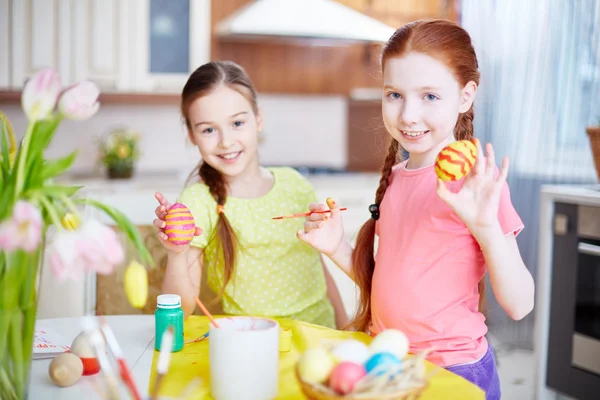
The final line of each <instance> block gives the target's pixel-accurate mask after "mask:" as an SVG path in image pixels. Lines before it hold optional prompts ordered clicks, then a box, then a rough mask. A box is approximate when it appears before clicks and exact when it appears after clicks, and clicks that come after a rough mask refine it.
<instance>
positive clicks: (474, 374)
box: [446, 347, 500, 400]
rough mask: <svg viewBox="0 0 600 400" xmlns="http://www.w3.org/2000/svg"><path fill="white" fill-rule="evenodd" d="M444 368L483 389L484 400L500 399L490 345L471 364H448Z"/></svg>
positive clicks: (497, 378)
mask: <svg viewBox="0 0 600 400" xmlns="http://www.w3.org/2000/svg"><path fill="white" fill-rule="evenodd" d="M446 369H447V370H448V371H450V372H452V373H454V374H456V375H460V376H462V377H463V378H465V379H466V380H468V381H469V382H471V383H474V384H475V385H477V386H479V387H480V388H481V389H483V391H484V392H485V398H486V400H500V378H499V377H498V370H497V369H496V358H495V357H494V352H493V351H492V348H491V347H488V350H487V352H486V353H485V355H484V356H483V357H482V358H481V360H479V361H477V362H475V363H473V364H461V365H450V366H448V367H446Z"/></svg>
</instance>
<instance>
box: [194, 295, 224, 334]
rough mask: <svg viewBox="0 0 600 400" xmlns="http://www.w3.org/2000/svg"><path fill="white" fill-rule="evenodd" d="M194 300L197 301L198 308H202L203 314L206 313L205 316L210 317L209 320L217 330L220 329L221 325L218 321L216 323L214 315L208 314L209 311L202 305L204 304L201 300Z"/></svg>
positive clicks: (196, 297) (195, 297)
mask: <svg viewBox="0 0 600 400" xmlns="http://www.w3.org/2000/svg"><path fill="white" fill-rule="evenodd" d="M194 300H196V304H198V307H200V310H202V312H203V313H204V315H206V316H207V317H208V319H210V321H211V322H212V323H213V325H214V326H215V327H216V328H220V326H219V324H217V321H215V319H214V318H213V316H212V314H211V313H209V312H208V310H207V309H206V307H204V304H202V302H201V301H200V299H199V298H198V296H194Z"/></svg>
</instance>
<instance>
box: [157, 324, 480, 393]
mask: <svg viewBox="0 0 600 400" xmlns="http://www.w3.org/2000/svg"><path fill="white" fill-rule="evenodd" d="M215 318H218V317H217V316H215ZM275 319H276V320H277V321H278V322H279V324H280V325H281V327H282V328H285V329H289V330H291V331H292V347H291V350H290V351H288V352H282V353H280V358H279V369H280V373H279V394H278V397H277V399H285V400H295V399H301V400H304V399H306V397H305V396H304V395H303V394H302V391H301V389H300V386H299V385H298V382H297V380H296V376H295V374H294V365H295V363H296V361H297V360H298V357H299V355H300V354H301V353H302V352H303V351H304V350H306V349H308V348H310V347H314V346H317V345H319V344H320V342H321V340H323V339H357V340H360V341H362V342H364V343H369V342H370V341H371V337H370V336H369V335H367V334H364V333H358V332H345V331H338V330H334V329H329V328H325V327H321V326H317V325H312V324H307V323H304V322H299V321H292V320H289V319H283V318H275ZM208 322H209V321H208V318H206V317H204V316H190V317H189V318H188V319H187V321H186V322H185V328H184V331H185V340H186V341H187V340H191V339H195V338H198V337H200V336H202V335H203V334H204V333H206V332H207V331H208ZM209 340H210V338H209V339H207V340H203V341H202V342H197V343H190V344H186V345H185V346H184V348H183V350H181V351H179V352H177V353H173V354H172V356H171V365H170V368H169V373H168V374H167V375H166V376H165V378H164V379H163V382H162V384H161V390H160V395H161V396H165V397H172V398H177V397H178V396H181V395H182V394H183V393H184V389H185V388H186V386H188V384H189V383H190V382H191V381H192V380H193V379H194V378H197V377H200V378H201V379H202V384H201V387H200V388H199V389H197V390H195V391H194V393H193V394H192V395H190V396H189V397H186V400H192V399H193V400H204V399H212V397H211V396H210V392H209V385H210V376H209V361H208V360H209V359H208V341H209ZM157 360H158V352H157V351H155V352H154V357H153V360H152V372H151V376H150V386H149V390H150V391H151V389H152V387H153V385H154V379H155V372H154V371H155V366H156V362H157ZM433 368H436V367H435V366H434V365H433V364H431V363H427V369H428V370H432V369H433ZM438 370H439V372H437V373H436V374H435V375H434V376H433V378H431V381H430V384H429V386H428V387H427V389H426V390H425V391H424V392H423V394H422V396H421V398H420V399H421V400H434V399H435V400H441V399H443V400H471V399H477V400H484V399H485V395H484V393H483V391H482V390H481V389H479V388H478V387H477V386H476V385H473V384H472V383H470V382H468V381H467V380H465V379H463V378H461V377H459V376H458V375H455V374H452V373H450V372H448V371H446V370H444V369H439V368H438Z"/></svg>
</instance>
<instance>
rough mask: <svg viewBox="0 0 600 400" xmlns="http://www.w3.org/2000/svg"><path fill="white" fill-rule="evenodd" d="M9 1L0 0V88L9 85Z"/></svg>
mask: <svg viewBox="0 0 600 400" xmlns="http://www.w3.org/2000/svg"><path fill="white" fill-rule="evenodd" d="M9 3H10V1H9V0H0V90H2V89H8V88H9V87H10V68H11V66H10V59H11V57H10V50H9V49H10V38H11V34H10V24H9V21H10V15H9V14H10V4H9Z"/></svg>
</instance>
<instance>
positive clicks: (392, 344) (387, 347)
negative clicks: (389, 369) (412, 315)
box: [369, 329, 409, 360]
mask: <svg viewBox="0 0 600 400" xmlns="http://www.w3.org/2000/svg"><path fill="white" fill-rule="evenodd" d="M408 347H409V342H408V338H407V337H406V335H405V334H404V332H402V331H399V330H398V329H386V330H384V331H382V332H380V333H379V334H377V336H375V338H373V340H372V341H371V344H370V345H369V349H370V350H371V353H391V354H393V355H395V356H396V357H398V359H400V360H402V359H403V358H404V357H406V354H408Z"/></svg>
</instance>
